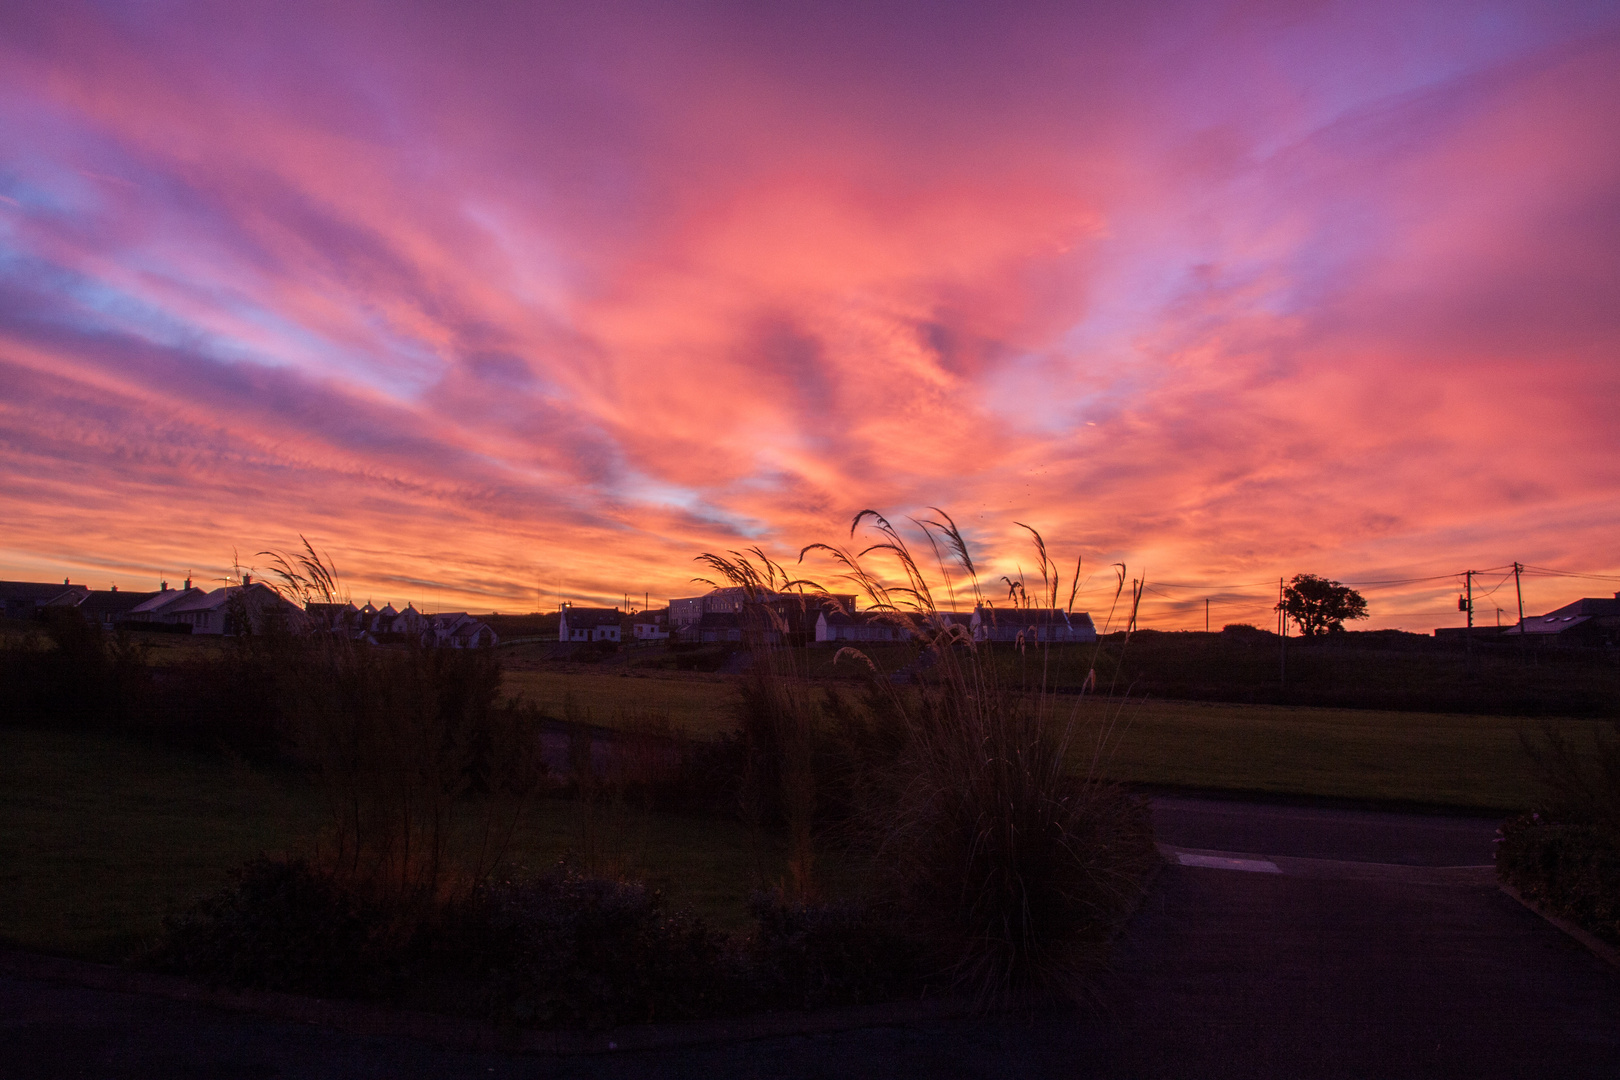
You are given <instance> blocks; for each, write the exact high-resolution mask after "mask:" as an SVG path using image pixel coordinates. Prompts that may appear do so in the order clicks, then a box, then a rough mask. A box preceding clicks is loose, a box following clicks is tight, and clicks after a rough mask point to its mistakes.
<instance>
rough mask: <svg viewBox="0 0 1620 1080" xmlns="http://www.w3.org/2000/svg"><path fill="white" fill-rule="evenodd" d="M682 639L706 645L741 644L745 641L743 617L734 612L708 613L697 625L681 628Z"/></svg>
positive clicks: (704, 614) (705, 613)
mask: <svg viewBox="0 0 1620 1080" xmlns="http://www.w3.org/2000/svg"><path fill="white" fill-rule="evenodd" d="M681 638H682V639H683V640H685V641H700V642H704V643H706V644H717V643H724V642H740V641H742V639H743V625H742V616H741V615H740V614H738V613H737V612H734V611H706V612H704V613H703V618H701V619H699V620H698V621H697V622H696V623H692V624H688V625H686V626H683V627H681Z"/></svg>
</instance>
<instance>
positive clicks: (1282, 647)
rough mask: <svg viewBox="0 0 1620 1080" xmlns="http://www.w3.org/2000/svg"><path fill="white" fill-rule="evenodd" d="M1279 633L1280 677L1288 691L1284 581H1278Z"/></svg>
mask: <svg viewBox="0 0 1620 1080" xmlns="http://www.w3.org/2000/svg"><path fill="white" fill-rule="evenodd" d="M1277 631H1278V634H1279V636H1280V637H1281V638H1282V641H1281V642H1279V643H1278V646H1277V650H1278V656H1279V657H1280V660H1279V665H1280V667H1281V674H1280V676H1279V679H1280V682H1281V685H1282V689H1284V690H1286V689H1288V613H1287V612H1286V611H1284V610H1283V579H1282V578H1278V579H1277Z"/></svg>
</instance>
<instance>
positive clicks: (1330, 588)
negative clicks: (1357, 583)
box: [1277, 574, 1367, 637]
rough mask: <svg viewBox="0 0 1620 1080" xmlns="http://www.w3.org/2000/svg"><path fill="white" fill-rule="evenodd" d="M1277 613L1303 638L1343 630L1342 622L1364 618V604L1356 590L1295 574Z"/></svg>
mask: <svg viewBox="0 0 1620 1080" xmlns="http://www.w3.org/2000/svg"><path fill="white" fill-rule="evenodd" d="M1277 610H1279V611H1281V612H1282V613H1283V614H1284V615H1286V616H1287V617H1288V618H1290V619H1292V620H1293V621H1294V624H1295V625H1296V626H1298V627H1299V632H1300V633H1302V634H1304V635H1305V636H1306V637H1315V636H1317V635H1319V634H1337V633H1342V632H1343V631H1344V620H1346V619H1365V618H1366V617H1367V601H1366V599H1365V598H1364V597H1363V596H1362V595H1361V594H1360V593H1358V592H1356V590H1354V589H1352V588H1350V587H1349V586H1347V585H1341V584H1340V583H1339V582H1337V581H1329V580H1328V579H1327V578H1323V577H1317V576H1316V575H1315V574H1295V575H1294V580H1293V581H1292V582H1291V583H1290V584H1289V586H1288V588H1286V589H1284V590H1283V599H1282V603H1280V604H1278V605H1277Z"/></svg>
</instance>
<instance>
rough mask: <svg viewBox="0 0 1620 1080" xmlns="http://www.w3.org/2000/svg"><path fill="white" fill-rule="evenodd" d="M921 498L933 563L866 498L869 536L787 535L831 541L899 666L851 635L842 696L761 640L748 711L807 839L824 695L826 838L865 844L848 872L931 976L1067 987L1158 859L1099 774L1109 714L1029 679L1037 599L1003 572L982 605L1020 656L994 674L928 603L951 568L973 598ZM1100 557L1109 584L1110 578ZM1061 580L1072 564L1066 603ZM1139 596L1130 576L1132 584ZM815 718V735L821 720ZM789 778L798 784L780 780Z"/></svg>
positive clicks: (1112, 736)
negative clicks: (884, 628)
mask: <svg viewBox="0 0 1620 1080" xmlns="http://www.w3.org/2000/svg"><path fill="white" fill-rule="evenodd" d="M935 513H936V514H937V515H938V518H937V519H931V520H928V521H921V522H916V524H917V526H918V527H919V529H920V530H921V531H922V533H923V535H924V537H925V538H926V540H927V541H928V543H929V545H930V547H931V549H932V551H933V553H934V555H935V563H936V564H937V568H938V569H937V574H934V575H930V574H928V573H925V572H924V569H923V567H922V566H921V565H920V564H919V562H918V561H917V559H916V558H915V557H914V556H913V555H912V552H911V550H910V548H909V547H908V545H907V544H906V542H905V540H904V539H903V538H902V537H901V536H900V534H899V533H898V531H897V530H896V529H895V528H894V527H893V526H892V525H891V524H890V523H889V522H888V521H887V520H886V519H885V518H883V517H882V516H881V515H879V514H877V513H876V512H874V511H870V510H867V511H863V512H862V513H861V514H859V515H857V516H856V518H855V521H854V523H853V525H852V528H851V535H852V536H853V535H854V534H855V532H856V531H858V530H859V528H860V527H861V526H862V525H863V524H865V523H870V524H871V525H872V526H873V527H875V528H876V530H877V532H878V533H879V536H878V541H877V542H876V543H874V544H872V545H870V546H868V547H866V548H865V549H864V550H861V551H859V552H856V551H852V550H847V549H844V548H838V547H833V546H830V545H825V544H812V545H810V546H809V547H807V548H805V549H804V551H803V552H801V555H800V559H801V561H802V560H803V559H804V558H805V557H806V556H808V555H812V554H818V555H821V556H824V557H827V558H830V559H831V560H832V561H833V563H834V564H835V566H836V567H837V569H838V571H839V572H840V577H841V578H842V579H843V580H844V581H846V582H848V583H850V584H851V585H853V586H854V588H855V590H856V591H857V593H858V594H859V595H861V596H863V597H864V598H865V600H866V601H867V611H868V612H869V613H870V615H871V617H872V618H874V619H878V620H882V621H884V622H886V623H888V624H889V625H891V626H893V627H896V628H898V629H899V630H900V631H902V632H903V633H904V635H905V636H907V637H909V638H910V639H911V640H912V641H913V642H914V643H915V644H916V645H917V647H918V650H919V652H918V655H917V656H916V657H915V658H914V659H913V661H912V663H911V664H909V665H908V667H907V672H908V674H907V675H906V677H904V678H902V679H899V680H897V679H896V678H893V677H891V676H890V675H889V674H888V673H885V672H883V671H881V670H879V667H878V665H877V663H876V662H875V661H874V660H873V659H872V656H871V655H870V654H869V653H867V652H865V651H862V650H860V649H857V648H853V647H849V648H844V649H841V650H839V652H838V654H837V659H838V661H839V662H841V663H852V664H856V665H859V666H861V667H862V668H864V670H865V671H866V672H867V674H868V675H869V676H870V678H869V683H868V688H867V692H866V694H865V701H864V704H863V705H862V706H861V707H859V708H855V707H853V706H851V704H850V703H849V702H847V701H843V700H842V699H839V700H836V701H835V700H833V699H831V698H829V697H826V696H818V695H815V694H812V693H809V692H808V684H807V682H806V680H804V679H803V678H800V677H798V675H797V673H796V672H795V671H794V670H793V668H792V666H791V665H792V663H793V660H792V658H791V656H782V657H780V658H778V657H777V656H776V654H779V653H780V654H786V653H787V652H788V650H785V649H779V648H778V649H775V650H773V649H770V648H766V649H764V650H762V658H763V659H762V662H758V663H756V667H755V671H756V679H757V680H758V681H759V683H760V685H759V686H758V687H755V688H751V693H752V694H753V695H754V696H756V697H757V698H760V699H761V700H763V701H764V702H766V703H767V704H768V708H765V709H763V710H762V711H763V712H765V713H767V714H769V715H772V716H775V717H777V718H778V720H777V728H776V730H778V731H780V732H781V733H782V735H783V736H785V737H786V738H788V739H795V740H800V741H799V742H798V743H796V744H792V745H790V746H789V747H787V748H785V749H784V750H782V751H781V752H780V754H779V756H778V758H777V761H778V762H779V765H778V767H779V769H780V770H781V774H782V775H781V776H780V777H779V778H778V782H779V784H780V786H781V790H782V792H783V803H784V805H786V806H789V807H792V806H794V805H795V803H796V804H797V809H789V810H787V811H786V813H787V815H788V816H789V817H790V818H791V817H792V816H793V815H794V814H795V813H796V814H798V815H799V821H800V822H801V825H800V826H799V828H800V829H802V830H803V831H804V837H803V844H804V846H806V847H807V848H808V847H813V846H814V841H815V840H816V839H818V838H817V837H816V836H815V835H814V834H813V833H812V831H811V830H810V826H809V822H810V821H811V820H813V818H814V805H815V798H816V791H817V786H816V781H817V769H816V768H815V767H814V761H815V754H814V751H813V747H814V745H815V744H816V742H817V741H818V739H817V724H818V723H821V722H822V721H823V719H824V718H823V717H822V716H821V715H820V714H821V712H833V713H838V714H839V716H838V719H839V720H840V723H839V724H838V725H835V727H836V728H837V730H838V731H841V732H843V733H844V736H845V737H844V739H843V748H844V751H845V753H844V764H845V769H844V770H843V775H841V776H837V777H834V778H832V779H836V781H837V783H836V785H835V786H836V787H837V788H838V789H839V791H840V794H841V797H842V801H843V802H844V803H845V805H846V809H847V818H846V820H845V821H843V822H842V825H843V829H842V830H841V833H840V835H839V837H838V844H837V846H838V848H839V850H840V854H841V855H842V856H843V857H846V858H855V859H859V858H861V857H862V856H864V858H865V859H867V860H870V864H871V873H870V874H867V875H863V876H864V877H865V879H866V880H867V881H868V883H869V888H868V892H869V894H870V900H871V901H872V902H873V903H875V904H877V905H879V906H882V907H886V908H887V909H888V910H890V911H892V912H893V913H894V915H895V917H896V918H897V919H898V921H899V922H900V923H901V924H903V925H904V926H906V927H907V928H908V931H909V932H910V933H911V934H912V935H913V936H914V940H915V941H916V942H917V943H918V944H919V945H920V946H921V948H922V950H923V954H924V955H923V959H922V963H923V965H924V967H925V968H927V969H928V970H929V971H932V972H933V973H934V976H935V977H934V978H933V979H932V982H933V984H934V985H935V986H936V987H938V986H945V987H949V988H950V989H952V990H954V991H955V992H958V993H967V994H969V995H971V996H973V997H974V998H976V999H977V1000H978V1001H979V1002H980V1003H981V1004H983V1005H985V1006H995V1005H1003V1004H1007V1003H1010V1002H1013V1001H1017V1000H1026V1001H1027V1000H1031V999H1038V998H1041V997H1045V996H1050V995H1052V994H1054V993H1056V994H1065V995H1069V996H1075V995H1078V994H1080V993H1081V992H1082V991H1083V989H1084V986H1085V983H1086V976H1087V973H1088V972H1089V971H1090V970H1091V969H1092V968H1093V967H1094V965H1095V963H1096V962H1097V961H1098V960H1099V959H1100V957H1101V954H1102V951H1103V949H1104V948H1105V946H1106V943H1107V941H1108V940H1109V938H1110V937H1111V936H1112V935H1113V934H1114V932H1115V931H1116V930H1117V929H1118V927H1119V926H1120V925H1121V923H1122V921H1123V919H1124V918H1125V917H1126V916H1127V915H1128V914H1129V913H1130V912H1131V911H1132V910H1133V909H1134V908H1135V906H1136V904H1137V902H1138V901H1139V899H1140V897H1141V896H1142V893H1143V889H1144V885H1145V882H1146V880H1147V879H1148V877H1149V876H1150V875H1151V873H1152V871H1153V869H1154V868H1155V867H1156V866H1157V865H1158V856H1157V853H1156V850H1155V848H1154V844H1153V835H1152V829H1151V825H1150V822H1149V819H1148V814H1147V809H1146V806H1145V804H1144V803H1143V802H1142V801H1141V800H1140V799H1137V798H1135V797H1133V796H1131V795H1129V794H1128V793H1126V792H1125V791H1123V790H1122V789H1120V788H1119V787H1118V786H1117V785H1114V784H1111V783H1108V782H1106V781H1105V780H1103V779H1101V778H1100V771H1101V768H1100V767H1101V766H1102V765H1103V764H1105V763H1106V758H1107V756H1108V755H1109V754H1110V753H1111V751H1112V748H1113V746H1114V745H1116V744H1117V738H1118V736H1119V735H1120V734H1121V733H1122V728H1121V726H1119V725H1117V724H1115V723H1113V722H1107V723H1104V724H1102V725H1101V726H1100V727H1091V726H1087V725H1085V724H1083V723H1082V722H1081V720H1080V714H1079V706H1080V701H1081V699H1080V696H1078V695H1071V696H1069V697H1067V698H1062V699H1060V698H1059V697H1058V696H1057V695H1056V694H1054V693H1052V692H1051V691H1050V690H1049V689H1048V688H1049V686H1050V684H1051V681H1052V680H1051V679H1050V678H1049V676H1050V675H1053V674H1055V673H1053V672H1051V671H1050V670H1049V668H1050V666H1051V665H1052V664H1053V663H1055V658H1054V655H1053V651H1052V649H1051V646H1050V643H1049V641H1047V640H1045V639H1043V638H1042V635H1041V633H1040V630H1039V624H1040V623H1041V622H1042V621H1043V618H1044V617H1043V616H1041V615H1038V614H1037V613H1036V608H1035V606H1034V601H1031V600H1030V598H1029V596H1028V592H1027V591H1026V589H1025V587H1024V584H1023V582H1022V581H1021V580H1020V581H1012V580H1008V606H1007V608H1006V609H1005V610H1003V611H1001V612H999V613H998V614H999V615H1000V617H1001V618H1002V619H1003V620H1009V619H1010V620H1014V621H1019V622H1023V621H1025V620H1027V623H1028V627H1027V629H1026V630H1024V631H1022V632H1021V633H1020V634H1019V635H1018V640H1017V642H1016V643H1015V644H1013V645H1012V647H1014V648H1016V649H1017V650H1018V652H1019V653H1020V654H1021V657H1020V658H1021V659H1022V660H1023V661H1024V662H1023V663H1020V664H1018V665H1016V666H1015V669H1016V670H1018V671H1019V672H1021V677H1019V678H1016V679H1015V678H1012V677H1009V676H1005V675H1003V674H1002V668H1001V667H1000V666H999V665H998V664H996V663H995V662H994V657H993V656H992V650H993V648H994V647H995V646H994V645H993V644H992V643H991V642H989V641H985V640H975V637H974V635H973V633H972V632H971V631H970V629H969V625H968V622H967V619H966V617H965V616H963V615H959V614H957V613H955V612H953V611H948V610H945V609H943V608H942V607H941V606H940V605H939V604H938V603H936V599H935V597H936V592H939V591H941V590H943V592H944V593H946V594H948V595H949V596H950V597H951V598H953V599H954V598H955V596H956V595H957V593H958V591H959V582H960V588H962V589H966V590H968V591H969V592H970V593H971V595H972V597H973V600H974V602H975V607H976V608H987V607H988V606H989V605H987V604H986V602H985V598H984V596H983V594H982V590H981V587H980V584H979V578H978V571H977V569H976V567H975V565H974V562H973V558H972V556H971V554H970V552H969V549H968V545H967V542H966V541H965V540H964V539H963V537H962V535H961V533H960V531H959V530H958V529H957V527H956V525H955V523H954V522H953V521H952V520H951V519H950V517H949V516H948V515H946V514H944V513H943V512H940V511H937V510H936V511H935ZM1030 532H1031V535H1032V538H1033V540H1034V544H1035V548H1036V553H1037V556H1038V558H1039V563H1040V567H1041V575H1042V587H1041V593H1040V594H1039V595H1038V596H1037V597H1036V600H1038V601H1039V602H1041V603H1044V604H1045V605H1046V609H1045V610H1046V611H1048V612H1050V611H1051V610H1053V609H1056V608H1057V607H1058V596H1059V590H1060V587H1061V579H1060V576H1059V574H1058V572H1057V567H1056V565H1055V564H1054V563H1053V561H1052V560H1051V559H1050V557H1049V556H1048V553H1047V550H1046V546H1045V543H1044V541H1043V540H1042V538H1041V537H1040V535H1039V534H1038V533H1036V532H1035V531H1034V530H1030ZM753 554H754V556H755V557H757V558H760V559H763V558H764V556H763V555H762V554H761V553H759V552H757V551H756V552H754V553H753ZM705 558H706V559H707V560H709V561H710V563H711V565H718V566H722V567H723V568H724V571H725V572H726V576H727V578H728V579H729V580H731V581H733V582H738V581H739V579H742V580H745V581H746V580H748V578H749V574H748V569H749V568H750V567H751V565H752V564H751V562H750V560H749V559H747V558H746V557H744V556H742V555H741V554H739V553H735V552H734V553H732V555H731V557H730V558H718V557H715V556H705ZM880 559H881V560H886V561H887V562H889V563H890V564H891V565H892V566H893V567H894V568H896V569H897V570H898V574H899V580H898V581H896V582H895V583H892V584H891V583H889V582H888V581H887V580H885V578H884V577H883V576H882V575H881V574H880V573H879V572H878V571H876V570H875V569H873V564H874V562H875V560H880ZM765 565H766V566H767V571H766V572H765V573H764V574H762V575H756V576H757V577H758V578H759V580H762V581H765V582H767V583H768V584H769V585H771V586H772V589H771V591H772V592H773V593H782V592H789V593H793V594H795V595H798V596H801V597H802V596H804V595H806V594H809V595H811V596H814V597H817V598H819V605H818V606H820V605H825V606H827V607H829V608H833V609H836V608H837V607H839V606H840V601H838V600H837V598H836V597H835V595H834V594H833V593H832V592H830V591H829V590H828V589H826V588H824V587H823V586H821V585H820V584H817V583H816V582H813V581H809V580H795V579H791V578H788V577H787V575H785V574H780V575H779V574H778V572H777V571H778V569H779V568H776V567H775V564H772V563H770V562H769V561H768V560H767V561H766V564H765ZM953 567H954V568H955V572H956V574H957V575H958V578H953V570H952V568H953ZM1119 570H1120V573H1119V576H1118V585H1119V588H1118V589H1116V592H1115V599H1116V603H1117V601H1118V598H1119V595H1120V594H1121V592H1123V587H1124V580H1125V579H1124V572H1123V567H1120V568H1119ZM1076 572H1077V574H1078V566H1077V568H1076ZM1077 588H1078V582H1077V581H1076V582H1074V583H1071V588H1070V593H1069V600H1068V605H1069V607H1070V608H1071V609H1072V606H1073V601H1074V596H1075V593H1076V590H1077ZM760 591H761V592H763V591H764V590H760ZM1139 597H1140V591H1139V590H1133V595H1132V599H1133V603H1134V602H1135V601H1136V600H1139ZM1133 614H1134V613H1133ZM1132 622H1134V618H1133V619H1132ZM1047 636H1048V637H1049V636H1050V635H1049V634H1048V635H1047ZM800 662H801V663H802V661H800ZM818 702H819V703H820V704H819V705H818ZM856 714H864V715H856ZM1114 719H1115V720H1117V719H1118V717H1117V716H1116V717H1115V718H1114ZM821 731H822V734H823V738H822V740H821V741H824V738H825V733H826V728H825V726H823V727H822V728H821ZM835 734H836V732H835ZM789 776H791V777H792V779H789V778H788V777H789ZM794 785H804V786H805V787H807V788H808V791H807V792H795V791H794V790H793V788H794ZM821 786H822V787H825V786H827V785H826V783H825V782H823V783H822V785H821ZM799 843H800V841H799V840H798V839H795V841H794V846H798V844H799ZM804 861H805V862H806V864H810V863H811V860H810V859H808V858H806V859H805V860H804Z"/></svg>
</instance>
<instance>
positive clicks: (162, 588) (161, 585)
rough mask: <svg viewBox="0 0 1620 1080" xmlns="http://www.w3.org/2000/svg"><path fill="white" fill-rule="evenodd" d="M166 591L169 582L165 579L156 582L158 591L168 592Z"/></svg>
mask: <svg viewBox="0 0 1620 1080" xmlns="http://www.w3.org/2000/svg"><path fill="white" fill-rule="evenodd" d="M168 591H169V583H168V582H167V581H160V582H158V592H168Z"/></svg>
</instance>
